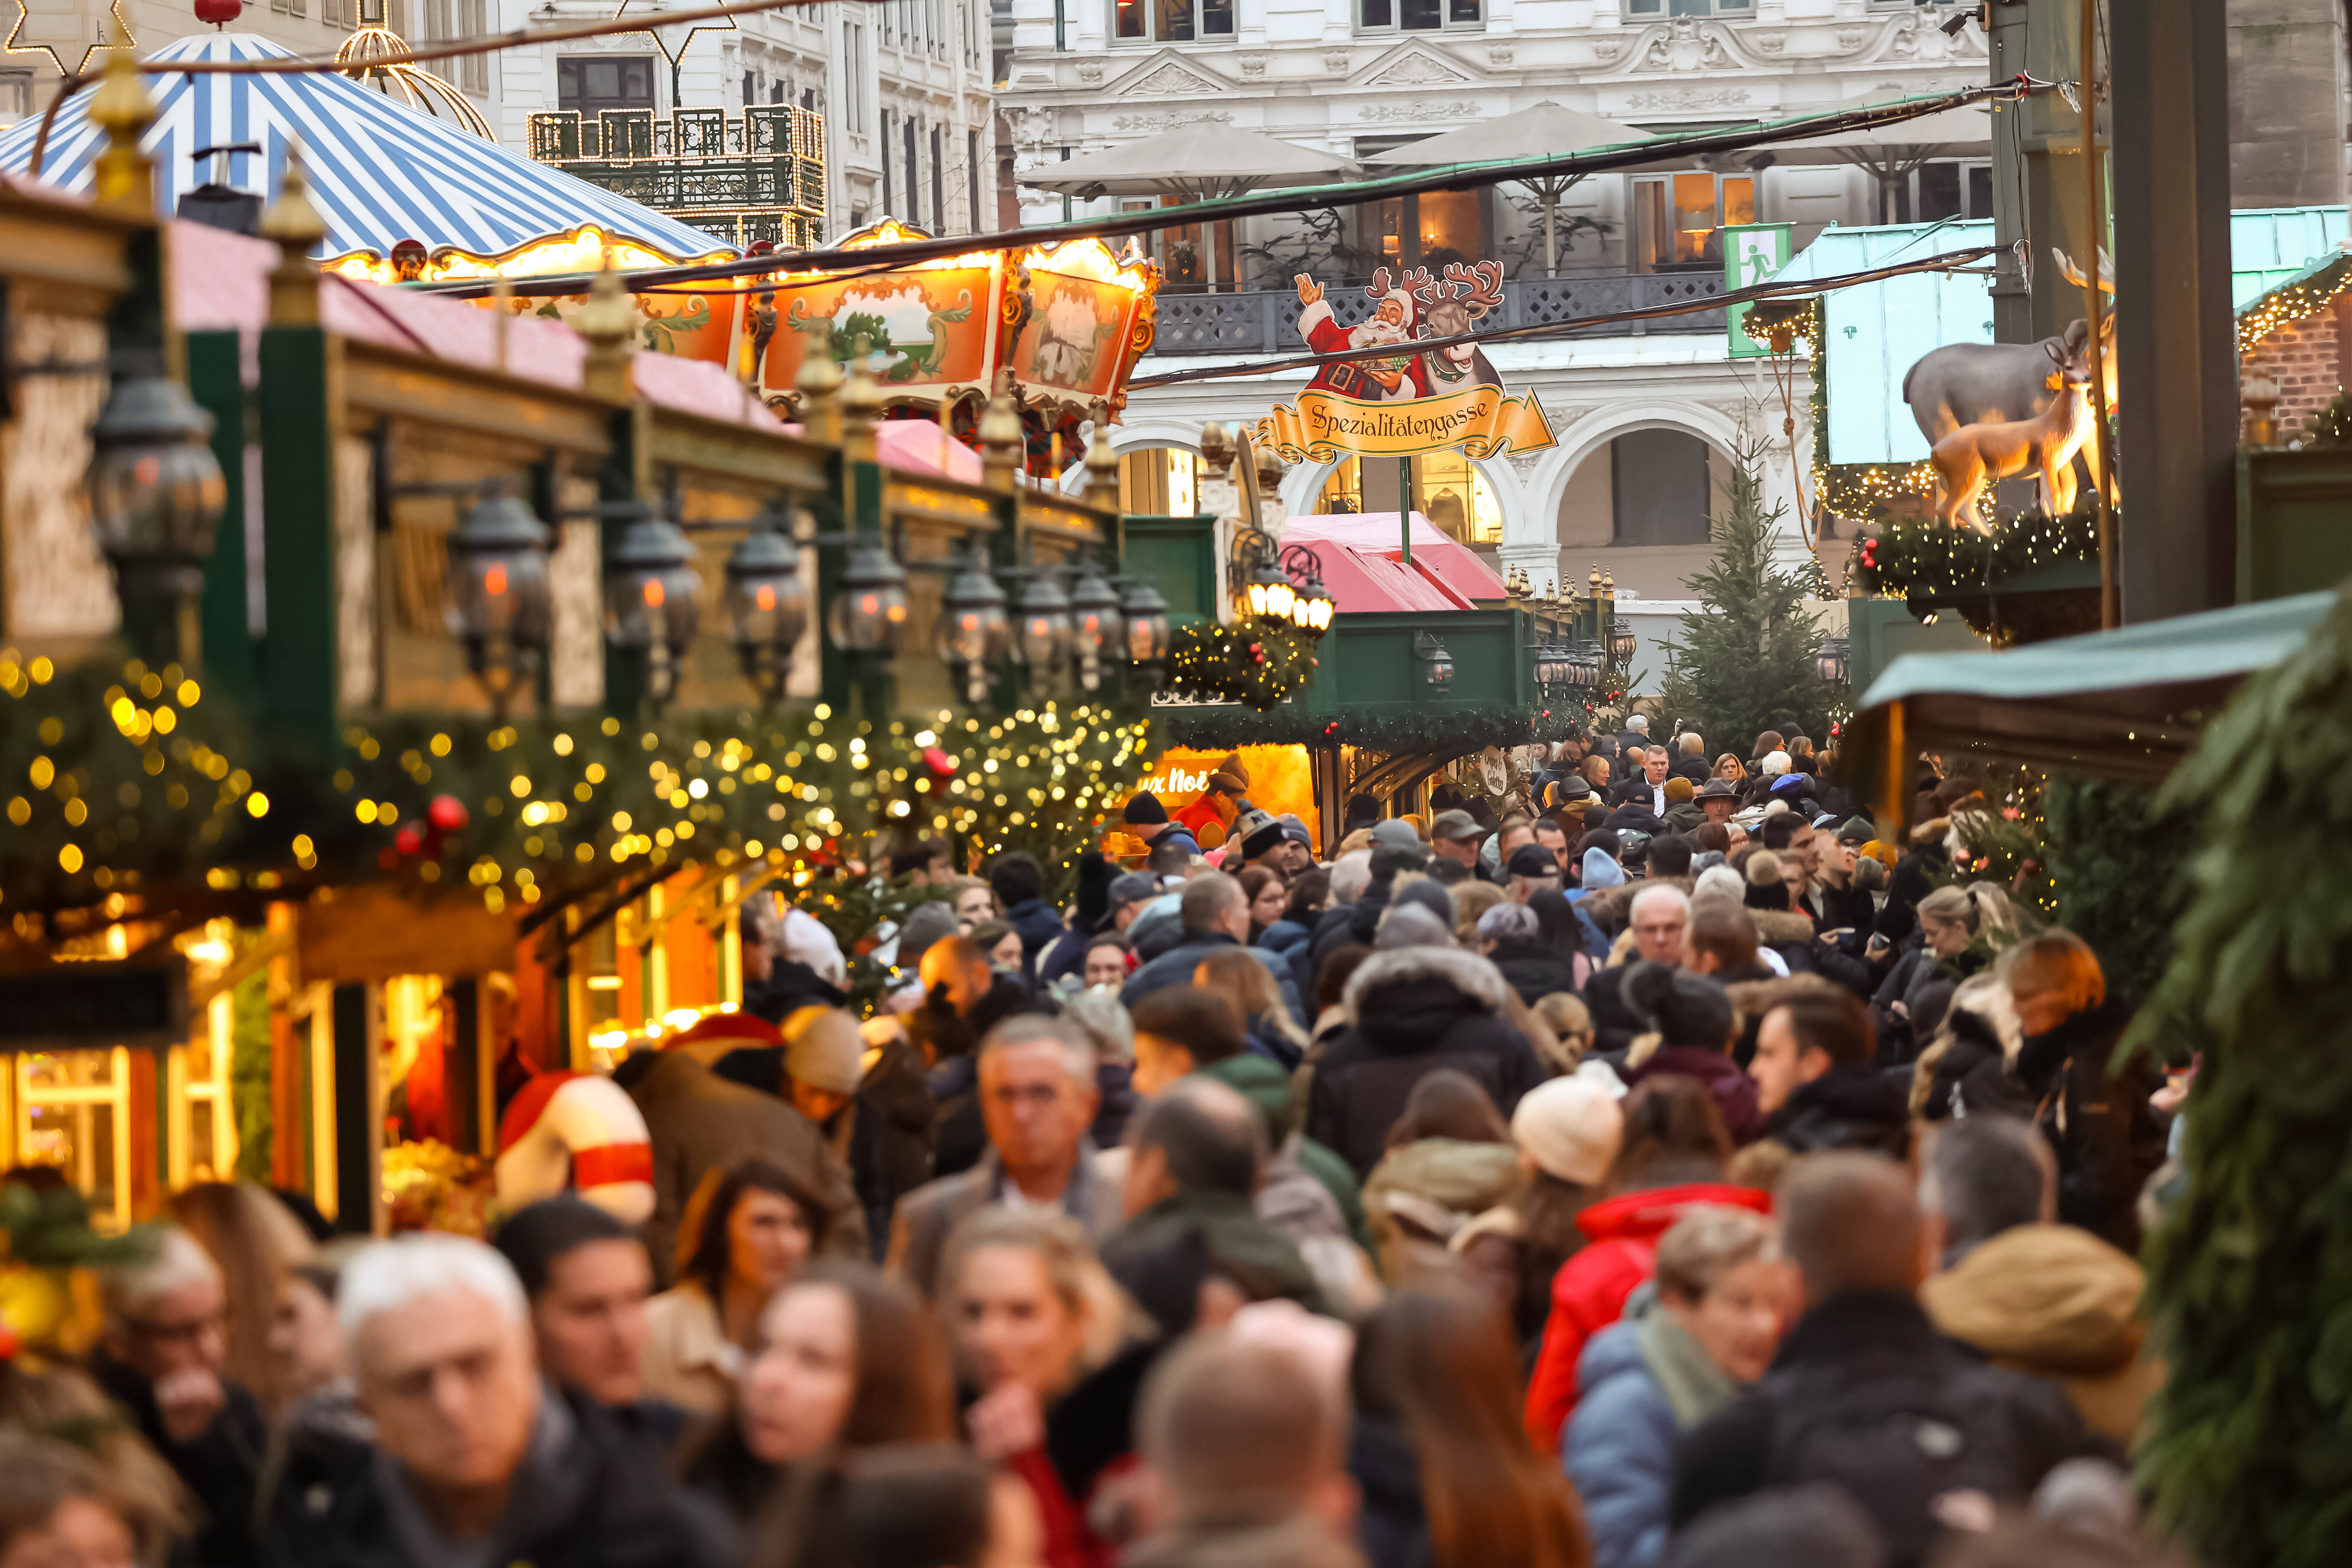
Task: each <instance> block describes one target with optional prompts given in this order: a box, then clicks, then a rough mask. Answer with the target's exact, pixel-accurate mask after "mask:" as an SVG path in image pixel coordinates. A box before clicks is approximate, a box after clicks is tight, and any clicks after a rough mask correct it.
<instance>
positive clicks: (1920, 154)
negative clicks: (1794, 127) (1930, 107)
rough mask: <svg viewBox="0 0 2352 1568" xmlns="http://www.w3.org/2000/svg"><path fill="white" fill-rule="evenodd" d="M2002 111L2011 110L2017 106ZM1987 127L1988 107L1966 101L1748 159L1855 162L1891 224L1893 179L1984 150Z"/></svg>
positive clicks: (1758, 162) (1988, 146)
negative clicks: (1956, 106) (1955, 106)
mask: <svg viewBox="0 0 2352 1568" xmlns="http://www.w3.org/2000/svg"><path fill="white" fill-rule="evenodd" d="M1863 107H1865V108H1866V107H1868V106H1867V105H1864V106H1863ZM2002 112H2004V113H2009V114H2014V113H2016V112H2017V110H2014V109H2009V110H2003V111H2002ZM1992 127H1993V116H1992V111H1991V110H1990V108H1988V107H1986V106H1984V105H1981V104H1969V105H1968V106H1966V107H1964V108H1960V109H1943V110H1937V111H1936V112H1935V113H1933V114H1923V115H1920V116H1919V117H1918V118H1916V119H1915V120H1906V121H1898V122H1897V123H1895V124H1893V125H1880V126H1874V127H1872V128H1871V129H1869V130H1866V131H1840V132H1835V133H1834V134H1832V135H1828V136H1813V137H1809V138H1807V139H1806V140H1804V141H1802V142H1789V143H1788V144H1787V145H1785V146H1780V147H1774V148H1771V149H1769V152H1768V153H1766V154H1765V155H1762V156H1758V157H1752V158H1751V159H1750V160H1749V161H1750V163H1751V164H1752V166H1754V167H1756V168H1762V167H1764V166H1765V165H1766V164H1767V163H1779V164H1781V165H1783V166H1788V165H1795V164H1822V163H1853V164H1856V165H1858V166H1860V167H1861V168H1864V169H1866V170H1868V171H1869V172H1870V175H1871V177H1872V178H1873V179H1874V180H1876V181H1877V182H1878V199H1879V214H1878V219H1879V221H1880V222H1881V223H1893V222H1895V215H1894V211H1893V204H1892V202H1891V201H1890V200H1889V198H1890V197H1891V195H1893V193H1894V189H1895V184H1897V183H1898V182H1900V181H1902V180H1906V179H1908V178H1909V177H1910V176H1911V173H1912V171H1914V170H1915V169H1916V168H1918V167H1919V166H1920V165H1921V164H1922V163H1928V162H1930V161H1931V160H1934V159H1937V158H1950V157H1956V156H1961V155H1965V154H1968V153H1978V154H1990V152H1991V150H1992Z"/></svg>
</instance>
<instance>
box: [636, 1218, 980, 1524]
mask: <svg viewBox="0 0 2352 1568" xmlns="http://www.w3.org/2000/svg"><path fill="white" fill-rule="evenodd" d="M954 1429H955V1423H954V1415H953V1410H952V1407H951V1401H950V1394H949V1386H948V1375H947V1364H946V1360H945V1358H944V1357H943V1356H942V1355H941V1354H940V1350H939V1342H938V1338H937V1335H936V1333H935V1331H933V1329H932V1327H931V1322H930V1317H929V1313H927V1312H926V1311H925V1310H923V1306H922V1303H921V1301H920V1300H918V1299H917V1298H916V1296H915V1294H914V1292H913V1291H911V1290H909V1289H907V1288H906V1287H905V1286H903V1285H900V1284H898V1283H896V1282H894V1281H891V1280H887V1279H884V1278H883V1277H882V1276H881V1274H880V1273H879V1272H878V1271H877V1270H876V1269H874V1268H871V1267H869V1266H867V1265H866V1264H862V1263H849V1262H838V1261H835V1260H832V1259H827V1260H825V1261H824V1262H820V1263H813V1264H811V1265H809V1266H808V1267H807V1268H803V1270H801V1271H800V1273H799V1274H797V1275H796V1276H794V1277H793V1282H792V1283H791V1284H790V1285H787V1286H786V1287H785V1288H784V1289H782V1290H780V1291H778V1292H777V1293H776V1296H775V1299H774V1300H772V1301H771V1302H769V1303H768V1308H767V1310H766V1311H764V1312H763V1313H761V1317H760V1342H759V1345H758V1348H757V1349H756V1350H754V1351H753V1352H752V1353H751V1356H750V1357H749V1358H748V1359H747V1360H746V1361H745V1363H744V1365H743V1376H742V1382H741V1384H740V1389H739V1392H738V1393H737V1395H736V1398H735V1401H734V1403H733V1405H732V1406H731V1407H730V1409H729V1410H728V1411H727V1412H726V1413H725V1414H724V1415H720V1416H718V1417H714V1418H712V1419H709V1420H707V1421H705V1422H703V1423H701V1424H700V1425H698V1426H696V1427H695V1428H693V1429H692V1430H690V1431H688V1434H687V1436H686V1437H685V1438H684V1440H683V1441H682V1442H681V1443H680V1445H679V1451H678V1474H679V1476H680V1478H681V1479H683V1480H684V1481H685V1483H686V1484H687V1486H688V1487H689V1488H690V1489H694V1490H696V1491H699V1492H701V1493H703V1494H705V1495H706V1496H708V1497H709V1498H710V1499H711V1500H714V1501H715V1502H717V1503H718V1504H719V1506H720V1507H721V1508H723V1509H725V1510H727V1511H728V1512H729V1513H730V1514H731V1515H733V1516H734V1518H735V1519H736V1521H738V1522H739V1523H741V1524H746V1525H748V1524H750V1523H751V1521H753V1520H754V1519H756V1518H758V1517H759V1515H760V1513H761V1509H762V1508H763V1507H764V1506H766V1505H767V1504H768V1502H769V1500H770V1497H771V1495H772V1493H774V1491H775V1487H776V1483H777V1480H778V1479H779V1478H780V1477H782V1475H783V1474H784V1473H785V1472H786V1471H787V1470H789V1469H790V1468H792V1467H794V1466H798V1465H803V1464H804V1463H806V1462H809V1461H821V1464H820V1468H830V1467H831V1465H832V1462H833V1459H834V1458H835V1457H837V1456H838V1455H839V1454H841V1453H843V1452H847V1451H853V1450H856V1449H860V1448H874V1447H884V1446H887V1445H891V1444H898V1443H931V1442H939V1441H941V1440H943V1439H945V1438H947V1437H949V1436H952V1435H953V1432H954Z"/></svg>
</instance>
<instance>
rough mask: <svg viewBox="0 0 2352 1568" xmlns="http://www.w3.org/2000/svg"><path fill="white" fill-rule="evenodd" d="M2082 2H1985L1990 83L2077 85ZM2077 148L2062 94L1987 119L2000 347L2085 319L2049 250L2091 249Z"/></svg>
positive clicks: (2077, 124)
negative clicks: (2022, 78)
mask: <svg viewBox="0 0 2352 1568" xmlns="http://www.w3.org/2000/svg"><path fill="white" fill-rule="evenodd" d="M2086 3H2089V0H1989V3H1988V4H1987V5H1986V7H1985V11H1984V15H1985V16H1986V17H1987V19H1988V21H1989V22H1990V26H1989V28H1988V30H1987V34H1986V39H1985V42H1986V45H1987V47H1988V49H1989V51H1990V55H1991V57H1992V63H1991V79H1992V80H1993V81H1995V82H2006V81H2013V80H2015V79H2016V78H2017V76H2018V73H2019V72H2021V71H2022V72H2024V73H2026V74H2028V75H2030V76H2031V77H2032V78H2033V79H2035V80H2037V81H2063V82H2067V83H2070V84H2071V83H2073V82H2075V81H2078V80H2080V79H2081V78H2082V75H2083V70H2082V64H2081V61H2080V60H2079V59H2078V58H2077V57H2078V56H2079V55H2080V53H2081V45H2080V39H2081V37H2082V6H2083V5H2084V4H2086ZM2082 147H2083V132H2082V121H2081V115H2080V111H2079V110H2076V109H2074V107H2073V106H2071V105H2070V104H2069V103H2068V102H2067V100H2066V98H2065V97H2064V95H2063V94H2060V93H2054V92H2037V93H2033V94H2032V95H2030V96H2029V97H2027V98H2026V99H2025V100H2023V101H2021V102H2019V103H2012V104H2008V105H2005V106H2003V107H2002V108H2001V110H2000V112H1998V113H1996V114H1995V115H1994V116H1993V132H1992V148H1993V153H1992V156H1993V164H1992V212H1993V238H1994V241H1995V243H1997V244H1999V245H2000V247H2001V251H2000V256H1999V257H1998V258H1995V261H1994V267H1995V272H1994V276H1993V281H1992V300H1993V334H1992V335H1993V339H1994V341H1995V342H2004V343H2030V342H2034V341H2036V340H2038V339H2041V338H2047V337H2053V336H2055V335H2056V334H2058V333H2059V332H2062V331H2064V330H2065V328H2066V324H2067V323H2068V322H2069V321H2075V320H2077V319H2078V318H2080V317H2081V316H2082V314H2083V301H2082V296H2081V294H2080V292H2079V291H2078V290H2076V289H2072V288H2070V287H2068V285H2067V283H2066V280H2065V279H2063V278H2062V277H2060V276H2059V274H2058V267H2057V261H2056V258H2053V256H2052V255H2051V254H2050V251H2051V247H2053V246H2056V247H2059V248H2060V249H2063V250H2064V251H2065V252H2066V253H2067V254H2068V255H2070V256H2072V257H2074V258H2075V259H2076V260H2077V261H2078V262H2079V261H2080V260H2081V259H2082V257H2083V253H2084V251H2086V250H2088V249H2089V248H2090V247H2089V244H2088V243H2087V238H2088V232H2089V231H2088V229H2087V227H2086V226H2085V225H2084V191H2085V189H2087V188H2088V182H2087V181H2086V179H2085V178H2084V170H2083V165H2082V162H2081V159H2082ZM2097 151H2098V153H2100V154H2102V155H2104V154H2105V151H2106V144H2105V142H2100V143H2098V146H2097ZM2102 238H2103V239H2104V236H2103V237H2102ZM2021 240H2022V241H2024V251H2025V254H2024V255H2023V256H2020V255H2019V250H2018V242H2019V241H2021ZM2029 279H2031V286H2030V287H2029V283H2028V280H2029Z"/></svg>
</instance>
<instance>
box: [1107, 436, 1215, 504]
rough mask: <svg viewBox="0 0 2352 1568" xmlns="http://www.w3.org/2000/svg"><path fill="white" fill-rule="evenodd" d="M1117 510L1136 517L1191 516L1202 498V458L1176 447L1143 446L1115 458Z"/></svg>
mask: <svg viewBox="0 0 2352 1568" xmlns="http://www.w3.org/2000/svg"><path fill="white" fill-rule="evenodd" d="M1118 493H1119V510H1121V511H1125V512H1131V513H1133V514H1135V515H1136V516H1138V517H1193V516H1197V515H1198V514H1199V510H1200V501H1201V459H1200V458H1199V457H1197V456H1196V455H1194V454H1193V453H1191V452H1187V451H1184V450H1183V449H1181V447H1142V448H1141V449H1139V450H1137V451H1133V452H1123V453H1121V454H1120V455H1119V459H1118Z"/></svg>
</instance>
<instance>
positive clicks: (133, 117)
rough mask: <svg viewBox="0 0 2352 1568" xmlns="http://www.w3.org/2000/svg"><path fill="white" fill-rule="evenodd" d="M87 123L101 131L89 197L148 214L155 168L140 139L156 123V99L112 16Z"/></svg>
mask: <svg viewBox="0 0 2352 1568" xmlns="http://www.w3.org/2000/svg"><path fill="white" fill-rule="evenodd" d="M89 118H90V123H91V124H93V125H96V126H97V127H98V128H99V129H100V130H101V131H103V132H106V150H105V151H104V152H102V153H100V154H99V155H98V162H97V164H96V168H95V172H94V174H93V175H92V180H93V184H92V195H95V196H96V198H97V200H98V205H100V206H107V207H119V208H122V209H124V210H126V211H129V212H133V213H136V214H138V215H139V216H142V217H147V216H153V214H154V211H155V165H154V164H153V163H150V162H149V161H148V158H147V154H146V153H142V152H141V151H140V149H139V139H140V138H141V137H142V136H144V135H145V134H146V133H147V128H148V127H149V126H151V125H152V124H154V123H155V100H153V99H152V98H149V97H148V96H147V86H146V84H145V83H144V82H142V81H141V80H140V79H139V60H138V58H137V56H136V54H135V52H134V51H133V50H132V48H131V34H130V31H129V29H127V28H125V27H124V26H123V25H122V19H121V17H120V16H117V17H116V18H115V21H114V34H113V40H112V42H111V43H110V45H109V47H108V48H107V52H106V72H105V76H104V78H103V79H102V80H101V81H100V84H99V89H98V91H97V92H96V93H95V94H94V95H93V96H92V97H91V99H90V100H89Z"/></svg>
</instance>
